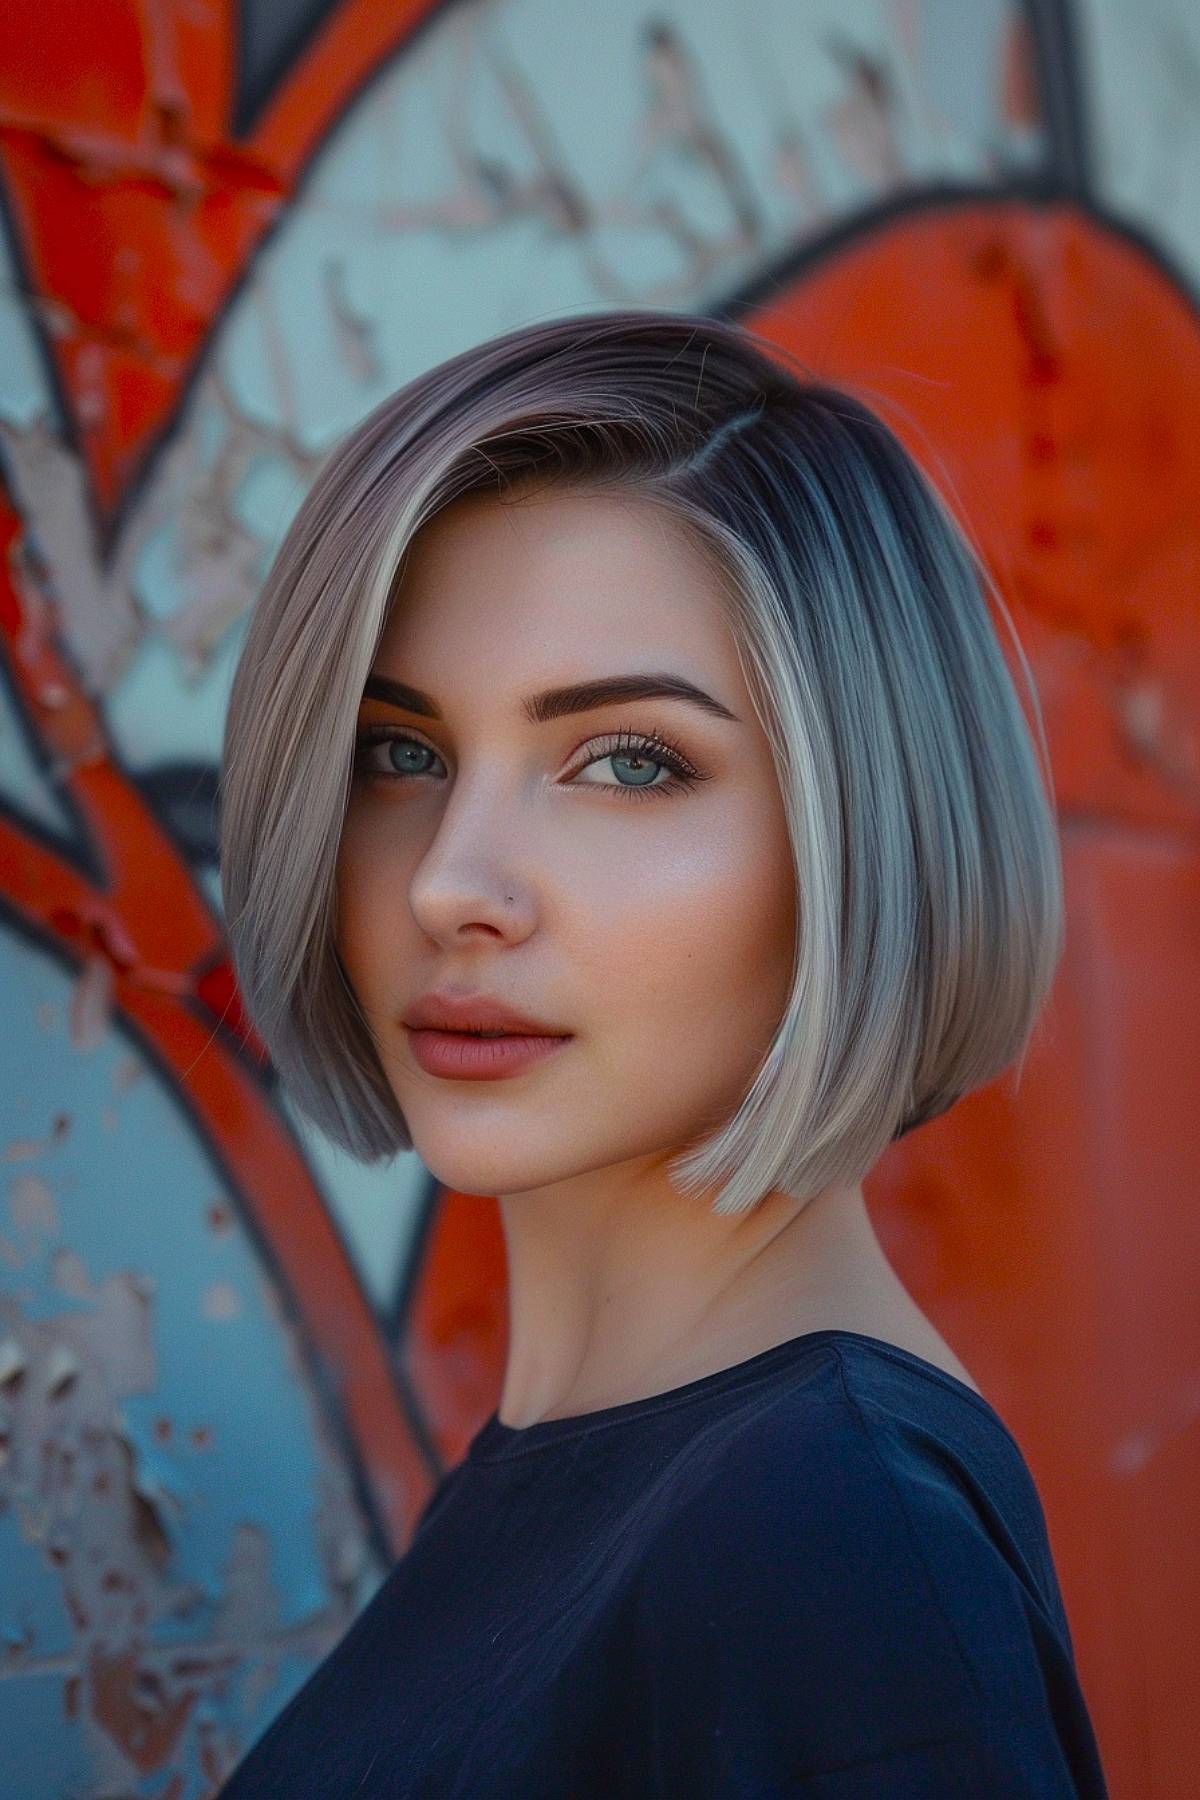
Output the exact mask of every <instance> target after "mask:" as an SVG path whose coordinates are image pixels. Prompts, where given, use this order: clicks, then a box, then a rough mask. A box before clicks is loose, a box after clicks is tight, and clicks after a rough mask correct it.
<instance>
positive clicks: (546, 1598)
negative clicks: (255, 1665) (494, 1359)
mask: <svg viewBox="0 0 1200 1800" xmlns="http://www.w3.org/2000/svg"><path fill="white" fill-rule="evenodd" d="M985 581H986V578H985V577H984V576H983V573H982V571H981V570H980V568H979V567H978V566H977V563H976V561H975V559H974V558H973V556H972V553H971V551H970V550H969V548H968V547H967V544H966V542H965V540H964V539H963V537H962V535H961V534H960V532H959V531H958V529H957V528H956V526H955V525H954V523H953V521H952V519H951V517H950V515H949V514H948V513H947V512H946V511H945V510H944V508H943V506H942V505H941V503H940V501H939V500H938V499H937V497H936V496H935V494H934V492H933V490H932V488H931V487H930V486H929V485H928V484H927V482H926V481H925V479H924V478H923V477H922V475H921V474H920V472H919V471H918V469H917V468H916V466H915V465H914V463H913V462H912V460H911V459H910V457H909V456H908V455H907V453H906V452H905V451H904V449H903V448H902V446H901V445H900V443H899V441H898V440H897V438H896V437H895V436H894V435H893V434H892V433H891V431H890V430H889V429H888V428H887V427H886V426H885V425H884V424H883V423H882V421H881V420H880V419H878V418H877V417H876V416H875V415H874V413H873V412H872V411H871V410H870V409H869V408H868V407H866V406H864V405H863V404H862V403H861V402H859V401H858V400H856V399H854V398H852V397H850V396H849V395H847V394H845V393H843V392H840V391H837V390H835V389H832V388H830V387H828V386H825V385H822V384H820V383H818V382H814V381H811V380H808V379H807V378H805V376H803V375H802V374H798V373H793V372H792V371H791V370H790V369H788V368H786V367H785V366H784V364H783V363H782V361H781V360H780V358H779V355H778V353H777V352H774V351H773V350H772V349H771V347H770V346H768V345H766V344H765V343H763V342H761V341H760V340H758V339H756V338H754V337H753V336H752V335H751V334H750V333H748V332H746V331H745V330H743V329H741V328H739V327H737V326H734V325H732V324H727V323H721V322H719V321H714V320H712V319H707V318H700V317H691V316H679V315H672V314H664V313H658V312H610V313H602V314H592V315H587V316H583V317H581V316H575V317H569V318H565V319H559V320H555V321H552V322H550V323H543V324H540V325H537V326H534V327H531V328H529V329H526V330H520V331H514V332H510V333H508V334H506V335H505V336H503V337H500V338H497V339H494V340H493V341H491V342H489V343H486V344H483V345H482V346H479V347H477V348H475V349H472V350H469V351H467V352H465V353H464V354H462V355H460V356H457V357H454V358H452V359H451V360H450V361H449V362H446V363H444V364H442V365H441V366H440V367H438V368H436V369H434V370H432V371H430V372H429V373H427V374H425V375H423V376H421V377H420V378H419V379H417V380H416V381H413V382H411V383H410V384H409V385H408V386H407V387H406V388H404V389H403V390H402V391H401V392H399V393H398V394H396V395H394V396H393V397H392V398H390V399H389V400H387V401H385V402H384V403H383V404H382V405H381V406H379V407H378V408H376V410H375V411H374V412H373V413H372V414H371V415H370V416H369V417H368V418H367V419H366V420H365V421H364V422H363V423H362V424H361V425H360V426H359V427H358V428H357V429H356V430H355V431H354V432H352V433H351V435H350V436H349V437H348V438H347V439H346V440H345V441H344V443H343V444H342V445H341V446H339V448H338V449H337V450H336V451H335V452H334V453H333V455H332V456H331V458H330V459H329V460H328V462H327V463H326V464H325V466H324V468H323V470H322V471H321V473H320V474H319V475H318V478H317V480H316V483H315V485H314V487H313V488H312V491H311V492H310V493H309V495H308V497H307V498H306V500H305V502H304V504H303V505H302V507H301V509H300V511H299V513H298V515H297V517H296V519H295V521H294V523H293V524H292V526H291V529H290V531H289V533H288V535H287V538H286V541H285V542H284V544H283V546H282V548H281V550H280V552H279V555H278V557H277V559H276V561H275V563H274V566H273V568H272V570H271V572H270V575H269V578H268V580H267V582H266V585H265V588H264V590H263V593H262V595H261V598H260V600H259V602H258V605H257V607H256V609H255V612H254V615H253V618H252V620H251V623H250V628H249V633H248V636H247V639H246V643H245V647H244V649H243V652H242V656H241V660H240V664H239V667H238V670H237V676H236V680H235V682H234V687H233V693H232V698H231V704H230V709H229V717H228V729H227V738H226V746H225V767H224V774H223V807H222V812H223V817H222V873H223V883H224V896H225V903H226V911H227V918H228V927H229V932H230V936H231V940H232V944H233V948H234V954H235V957H236V962H237V968H238V973H239V978H240V982H241V986H242V989H243V992H244V994H245V997H246V1000H247V1004H248V1005H249V1008H250V1011H251V1014H252V1016H253V1017H254V1019H255V1021H256V1023H257V1024H258V1027H259V1029H260V1031H261V1033H262V1036H263V1038H264V1040H265V1041H266V1043H267V1045H268V1046H269V1048H270V1050H271V1052H272V1055H273V1058H274V1061H275V1064H276V1066H277V1068H278V1069H279V1071H280V1074H281V1077H282V1078H283V1080H284V1081H285V1082H286V1083H287V1084H288V1085H289V1087H290V1089H291V1091H292V1092H293V1094H294V1095H295V1096H296V1098H297V1101H298V1103H299V1104H301V1105H302V1106H303V1107H305V1108H306V1110H307V1112H308V1113H309V1114H310V1115H311V1117H312V1118H314V1119H315V1120H317V1121H318V1122H319V1123H320V1124H321V1125H322V1126H323V1127H324V1129H325V1130H326V1131H327V1132H328V1133H329V1134H330V1135H331V1136H332V1137H333V1138H334V1139H335V1140H336V1141H338V1142H339V1143H341V1144H342V1145H343V1146H345V1147H347V1148H348V1149H350V1150H351V1151H353V1152H354V1153H355V1154H356V1155H358V1156H360V1157H362V1158H365V1159H374V1158H378V1157H380V1156H383V1155H387V1154H391V1153H393V1152H395V1151H396V1150H397V1149H400V1148H407V1147H415V1149H416V1151H417V1152H418V1154H419V1155H420V1157H421V1159H422V1161H423V1163H424V1164H425V1165H426V1166H427V1167H428V1168H429V1169H431V1170H432V1171H433V1173H434V1174H435V1175H436V1176H437V1177H438V1178H439V1179H440V1180H441V1181H442V1182H443V1183H445V1184H446V1185H447V1186H448V1187H451V1188H454V1189H457V1190H460V1191H463V1192H466V1193H472V1194H480V1195H493V1196H497V1197H498V1200H499V1206H500V1209H501V1215H502V1219H503V1229H504V1237H505V1243H506V1249H507V1256H508V1265H509V1282H510V1329H509V1344H508V1356H507V1362H506V1366H505V1371H504V1378H503V1385H502V1389H501V1395H500V1401H499V1406H498V1408H497V1411H496V1412H494V1413H493V1414H492V1416H491V1417H490V1418H489V1419H488V1420H487V1422H486V1423H485V1424H484V1425H483V1427H482V1428H481V1429H480V1431H479V1432H478V1433H477V1434H476V1436H475V1438H474V1439H473V1441H472V1443H471V1445H470V1448H469V1451H468V1453H467V1455H466V1457H465V1458H464V1459H463V1461H462V1462H461V1463H460V1464H459V1465H458V1466H457V1467H456V1468H454V1469H453V1470H451V1471H450V1472H449V1474H448V1475H447V1476H446V1477H445V1478H444V1480H443V1481H442V1482H441V1483H440V1484H439V1486H438V1488H437V1490H436V1492H435V1493H434V1495H433V1497H432V1499H431V1500H430V1502H429V1504H428V1506H427V1507H426V1510H425V1512H424V1514H423V1516H422V1519H421V1521H420V1524H419V1526H418V1529H417V1532H416V1534H415V1537H414V1540H413V1542H412V1544H411V1545H410V1546H409V1548H408V1549H407V1551H406V1552H405V1554H404V1555H403V1556H402V1557H401V1559H400V1561H399V1562H398V1563H397V1565H396V1566H395V1568H394V1569H393V1571H392V1572H391V1573H390V1575H389V1576H388V1578H387V1579H386V1580H385V1582H384V1583H383V1584H382V1586H381V1588H380V1589H379V1590H378V1592H377V1593H376V1595H375V1596H374V1597H373V1599H372V1600H371V1602H370V1603H369V1604H368V1605H367V1606H366V1608H365V1609H364V1610H363V1612H362V1613H361V1614H360V1615H359V1617H358V1618H357V1619H356V1621H355V1623H354V1625H353V1626H352V1627H351V1629H350V1630H349V1632H348V1633H347V1634H346V1635H345V1636H344V1638H343V1639H342V1641H341V1642H340V1644H338V1645H337V1646H336V1648H335V1649H334V1651H333V1652H332V1653H331V1654H330V1655H329V1656H328V1657H327V1658H326V1660H325V1661H324V1663H323V1664H322V1665H321V1666H320V1667H319V1668H318V1669H317V1670H316V1672H315V1673H314V1674H313V1676H312V1677H311V1679H310V1680H309V1681H308V1682H307V1683H306V1684H305V1685H304V1686H303V1688H302V1689H301V1691H300V1692H299V1693H298V1694H297V1695H296V1696H295V1697H294V1698H293V1699H292V1701H291V1702H290V1704H288V1705H287V1706H286V1707H285V1708H284V1709H283V1711H282V1713H281V1714H280V1715H279V1716H278V1717H277V1719H276V1720H275V1722H274V1723H273V1725H272V1726H271V1728H270V1729H269V1730H268V1731H267V1733H266V1734H265V1736H264V1737H263V1738H262V1739H261V1740H260V1742H259V1743H258V1744H257V1746H255V1748H254V1749H253V1750H252V1751H251V1753H250V1755H249V1757H248V1758H247V1759H246V1761H245V1762H244V1763H243V1764H242V1765H241V1767H240V1769H239V1770H238V1771H236V1772H235V1773H234V1775H233V1776H232V1778H231V1780H230V1782H229V1783H228V1784H227V1786H226V1788H225V1789H224V1794H225V1796H226V1800H249V1797H250V1796H254V1797H255V1800H264V1797H266V1796H275V1795H278V1796H285V1795H286V1796H288V1797H289V1800H306V1797H308V1796H312V1800H317V1797H318V1796H320V1800H334V1796H340V1795H350V1794H353V1795H355V1796H359V1797H363V1800H365V1797H367V1796H384V1795H387V1796H400V1795H405V1796H408V1795H421V1796H438V1797H441V1796H451V1795H454V1796H463V1797H464V1800H465V1797H467V1796H469V1797H471V1800H479V1797H482V1796H499V1795H504V1796H521V1797H522V1800H529V1796H533V1795H546V1796H550V1795H553V1796H571V1797H576V1796H593V1795H594V1796H601V1795H603V1796H613V1795H663V1796H668V1795H669V1796H686V1797H687V1800H695V1797H696V1796H705V1795H712V1796H722V1797H725V1796H735V1795H736V1796H767V1795H784V1794H787V1795H799V1794H804V1795H805V1796H810V1797H811V1800H818V1797H819V1800H845V1797H846V1796H859V1795H862V1796H868V1795H869V1796H888V1797H889V1800H903V1797H905V1796H910V1795H911V1796H914V1797H915V1796H918V1795H920V1796H922V1800H928V1797H929V1796H936V1795H951V1794H953V1795H985V1794H987V1795H996V1796H1000V1795H1005V1796H1009V1795H1013V1796H1015V1795H1038V1796H1067V1795H1087V1796H1096V1795H1102V1794H1103V1793H1104V1783H1103V1776H1102V1774H1101V1769H1100V1763H1099V1759H1098V1756H1097V1752H1096V1745H1095V1741H1094V1738H1093V1735H1092V1730H1091V1726H1090V1723H1089V1719H1088V1714H1087V1710H1086V1707H1085V1704H1084V1700H1083V1697H1082V1695H1081V1692H1080V1688H1079V1685H1078V1682H1077V1678H1076V1674H1075V1667H1074V1662H1073V1656H1072V1648H1071V1641H1070V1634H1069V1630H1068V1623H1067V1619H1066V1616H1065V1614H1064V1611H1063V1604H1062V1598H1061V1595H1060V1592H1059V1587H1058V1583H1057V1579H1056V1575H1055V1570H1054V1566H1053V1562H1052V1559H1051V1554H1050V1549H1049V1545H1048V1542H1047V1538H1046V1531H1045V1523H1044V1518H1043V1514H1042V1510H1041V1507H1040V1504H1039V1501H1038V1497H1037V1493H1036V1490H1035V1488H1034V1485H1033V1481H1032V1478H1031V1476H1030V1473H1029V1471H1028V1468H1027V1466H1026V1464H1025V1462H1024V1459H1023V1456H1022V1454H1021V1451H1020V1450H1019V1448H1018V1446H1017V1444H1016V1443H1015V1441H1014V1439H1013V1438H1012V1437H1011V1435H1010V1434H1009V1432H1008V1430H1007V1429H1006V1427H1005V1425H1004V1424H1003V1422H1002V1421H1001V1420H1000V1418H999V1417H998V1415H997V1414H996V1412H995V1411H994V1410H993V1409H992V1407H991V1405H990V1404H989V1402H988V1401H987V1400H986V1399H985V1398H984V1396H983V1395H982V1394H981V1393H980V1391H979V1389H978V1388H977V1386H976V1385H975V1383H974V1382H973V1380H972V1378H971V1376H970V1374H969V1372H968V1371H967V1370H966V1369H965V1368H964V1367H963V1365H962V1364H961V1363H960V1362H959V1361H958V1359H957V1358H956V1356H955V1355H954V1353H953V1351H952V1350H951V1348H950V1346H949V1345H948V1344H946V1343H945V1342H944V1341H943V1339H942V1338H941V1337H940V1336H939V1334H938V1333H937V1331H936V1330H935V1329H934V1327H933V1326H932V1324H931V1323H930V1322H929V1320H927V1319H926V1318H925V1317H924V1315H923V1314H922V1313H921V1312H920V1310H919V1309H918V1307H917V1306H916V1305H915V1304H914V1302H913V1301H912V1299H911V1298H910V1297H909V1295H908V1293H907V1292H906V1290H905V1289H904V1287H903V1286H902V1284H901V1283H900V1281H899V1280H898V1279H897V1277H896V1276H895V1275H894V1274H893V1272H892V1270H891V1268H890V1267H889V1265H888V1262H887V1260H886V1258H885V1256H884V1254H883V1252H882V1250H881V1248H880V1245H879V1243H878V1241H877V1239H876V1237H875V1234H874V1232H873V1230H872V1227H871V1222H870V1218H869V1216H868V1213H867V1210H866V1207H865V1205H864V1200H863V1191H862V1185H861V1184H862V1179H863V1177H864V1176H865V1175H866V1174H867V1173H868V1172H869V1171H870V1169H871V1168H872V1166H873V1165H874V1163H875V1162H876V1161H877V1159H878V1158H879V1156H880V1155H881V1154H882V1152H883V1151H884V1150H885V1149H886V1148H887V1146H888V1144H889V1143H891V1142H892V1141H893V1140H894V1139H895V1138H897V1137H899V1136H900V1135H901V1134H902V1133H903V1132H905V1131H908V1130H911V1129H912V1127H913V1126H915V1125H917V1124H919V1123H921V1122H922V1121H923V1120H926V1119H930V1118H933V1117H934V1116H936V1115H937V1114H938V1113H941V1112H943V1111H945V1110H946V1109H947V1108H948V1107H949V1106H951V1105H952V1104H953V1102H954V1101H955V1100H956V1099H958V1098H959V1097H960V1096H962V1095H963V1094H965V1093H967V1092H969V1091H970V1090H971V1089H972V1088H974V1087H976V1086H978V1085H979V1084H980V1083H983V1082H986V1081H988V1080H990V1079H991V1078H992V1077H994V1076H996V1075H997V1074H999V1073H1000V1072H1001V1071H1003V1070H1004V1069H1005V1068H1006V1067H1008V1065H1009V1064H1010V1063H1012V1062H1013V1061H1014V1060H1017V1059H1018V1058H1021V1057H1023V1054H1024V1050H1025V1046H1026V1042H1027V1040H1028V1037H1029V1035H1030V1032H1031V1030H1032V1027H1033V1024H1034V1021H1035V1018H1036V1015H1037V1013H1038V1010H1039V1008H1040V1006H1041V1004H1042V1002H1043V1000H1044V998H1045V996H1046V994H1047V991H1048V989H1049V986H1050V983H1051V980H1052V977H1053V973H1054V969H1055V966H1056V963H1057V959H1058V956H1059V953H1060V950H1061V944H1062V895H1061V872H1060V866H1059V861H1058V850H1057V838H1056V832H1055V824H1054V818H1053V814H1052V811H1051V809H1050V806H1049V804H1048V802H1047V798H1046V793H1045V790H1044V788H1043V786H1042V783H1041V779H1040V774H1039V766H1038V762H1037V759H1036V757H1035V755H1034V752H1033V748H1032V745H1031V742H1030V739H1029V736H1028V733H1027V730H1026V726H1025V720H1024V716H1023V714H1022V710H1021V707H1020V705H1019V702H1018V698H1017V695H1016V692H1015V689H1014V687H1013V685H1012V683H1011V681H1010V678H1009V675H1008V672H1007V669H1006V667H1005V663H1004V660H1003V657H1002V655H1001V652H1000V649H999V645H998V642H997V639H996V637H995V635H994V632H993V628H992V625H991V622H990V618H989V614H988V611H987V607H986V603H985V597H984V596H985ZM1026 673H1028V672H1027V671H1026ZM1035 703H1036V702H1035ZM499 1033H504V1034H505V1035H502V1036H501V1035H497V1034H499Z"/></svg>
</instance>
